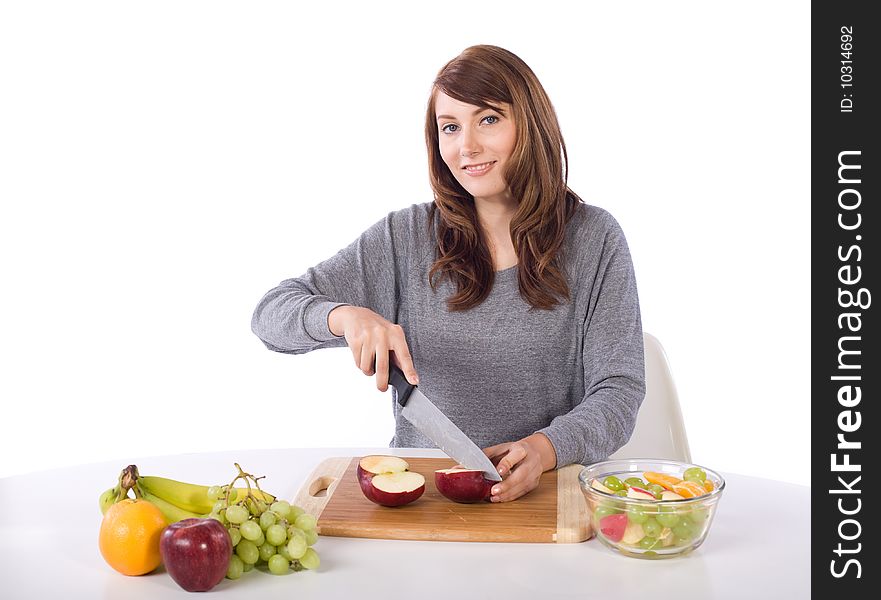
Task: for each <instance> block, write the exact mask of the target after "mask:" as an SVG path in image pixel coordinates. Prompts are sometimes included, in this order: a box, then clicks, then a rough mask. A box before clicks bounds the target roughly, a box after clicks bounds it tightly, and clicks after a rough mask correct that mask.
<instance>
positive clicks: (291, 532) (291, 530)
mask: <svg viewBox="0 0 881 600" xmlns="http://www.w3.org/2000/svg"><path fill="white" fill-rule="evenodd" d="M287 534H288V539H291V540H292V539H294V538H295V537H296V538H300V539H302V540H303V541H304V542H305V541H306V533H305V532H304V531H303V530H302V529H298V528H296V527H294V526H293V525H291V526H290V527H288V530H287Z"/></svg>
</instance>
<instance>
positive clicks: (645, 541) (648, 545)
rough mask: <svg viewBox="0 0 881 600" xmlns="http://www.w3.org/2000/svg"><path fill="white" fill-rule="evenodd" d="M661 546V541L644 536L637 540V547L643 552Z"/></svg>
mask: <svg viewBox="0 0 881 600" xmlns="http://www.w3.org/2000/svg"><path fill="white" fill-rule="evenodd" d="M660 545H661V540H659V539H658V538H656V537H650V536H645V537H644V538H642V539H641V540H639V547H640V548H642V549H643V550H651V549H652V548H655V547H656V546H660Z"/></svg>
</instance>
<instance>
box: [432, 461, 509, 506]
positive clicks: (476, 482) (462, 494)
mask: <svg viewBox="0 0 881 600" xmlns="http://www.w3.org/2000/svg"><path fill="white" fill-rule="evenodd" d="M494 483H495V482H494V481H492V480H490V479H487V478H486V475H485V474H484V472H483V471H481V470H477V469H439V470H437V471H435V472H434V485H435V487H437V491H438V492H440V493H441V494H442V495H443V496H444V497H446V498H449V499H450V500H452V501H453V502H462V503H464V504H469V503H472V502H480V501H481V500H486V501H487V502H489V500H490V498H491V497H492V487H493V484H494Z"/></svg>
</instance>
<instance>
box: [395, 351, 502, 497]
mask: <svg viewBox="0 0 881 600" xmlns="http://www.w3.org/2000/svg"><path fill="white" fill-rule="evenodd" d="M389 384H390V385H391V386H392V387H394V388H395V392H396V395H397V400H398V404H400V405H401V407H402V410H401V414H402V415H404V417H405V418H406V419H407V420H408V421H410V422H411V423H412V424H413V425H414V426H415V427H416V429H418V430H419V431H421V432H422V433H423V434H424V435H425V437H427V438H428V439H430V440H431V441H432V442H434V443H435V444H437V447H438V448H440V449H441V450H443V451H444V452H446V453H447V454H449V455H450V457H452V458H453V459H455V460H457V461H458V462H459V464H460V465H462V466H464V467H466V468H468V469H476V470H478V471H483V472H484V474H485V475H486V478H487V479H491V480H492V481H501V480H502V477H501V475H499V472H498V471H497V470H496V467H495V465H493V464H492V461H490V459H489V457H487V455H486V454H484V453H483V450H481V449H480V448H479V447H478V446H477V444H475V443H474V442H472V441H471V439H470V438H469V437H468V436H467V435H465V434H464V433H462V430H461V429H459V428H458V427H456V424H455V423H453V422H452V421H450V420H449V419H448V418H447V416H446V415H445V414H444V413H442V412H441V411H440V410H439V409H438V408H437V407H436V406H435V405H434V404H432V402H431V400H429V399H428V398H426V397H425V394H423V393H422V392H420V391H419V388H418V387H417V386H415V385H413V384H411V383H410V382H409V381H407V378H406V377H404V372H403V371H401V369H399V368H398V367H396V366H395V365H393V364H389Z"/></svg>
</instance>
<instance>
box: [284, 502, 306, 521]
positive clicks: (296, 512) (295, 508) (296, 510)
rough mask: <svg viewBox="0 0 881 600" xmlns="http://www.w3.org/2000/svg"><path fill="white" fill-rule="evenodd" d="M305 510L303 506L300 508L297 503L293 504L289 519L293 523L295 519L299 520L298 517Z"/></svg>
mask: <svg viewBox="0 0 881 600" xmlns="http://www.w3.org/2000/svg"><path fill="white" fill-rule="evenodd" d="M304 512H306V511H305V510H303V509H302V508H300V507H299V506H297V505H296V504H291V512H290V513H288V521H290V522H291V523H293V522H294V521H296V520H297V517H299V516H300V515H302V514H303V513H304Z"/></svg>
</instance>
